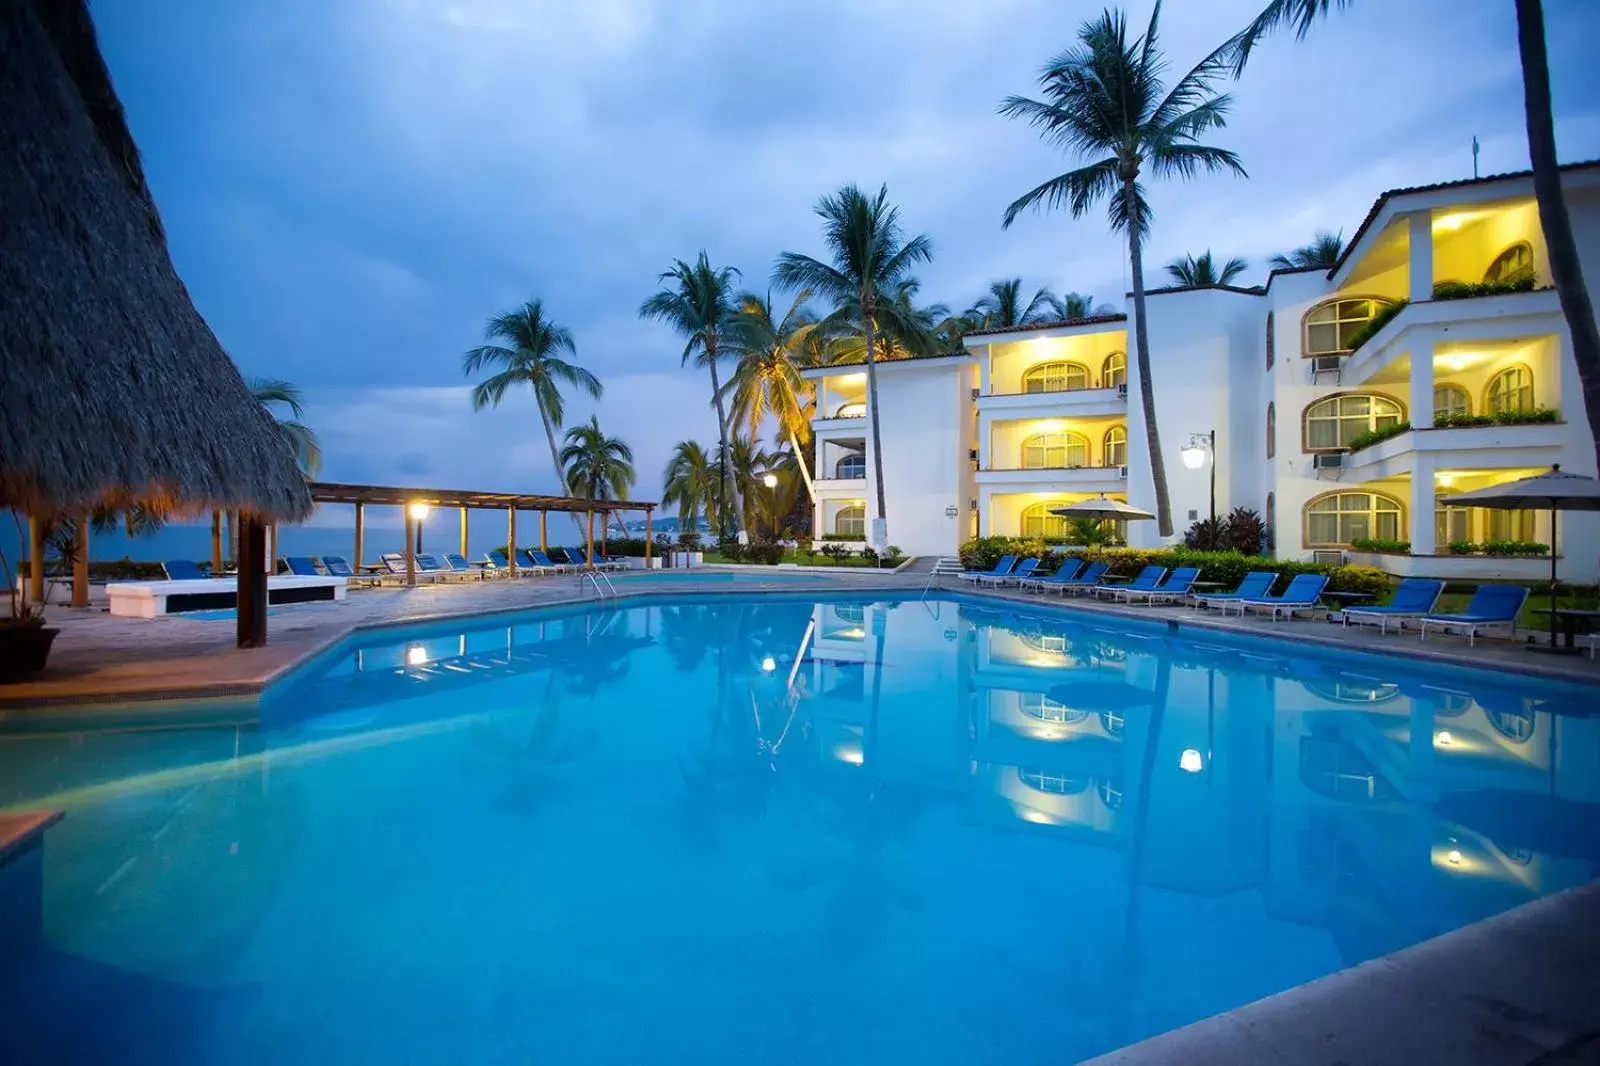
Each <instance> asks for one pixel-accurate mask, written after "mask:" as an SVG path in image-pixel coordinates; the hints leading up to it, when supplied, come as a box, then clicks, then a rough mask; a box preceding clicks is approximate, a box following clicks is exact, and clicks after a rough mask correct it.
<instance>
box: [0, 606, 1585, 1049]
mask: <svg viewBox="0 0 1600 1066" xmlns="http://www.w3.org/2000/svg"><path fill="white" fill-rule="evenodd" d="M1594 697H1595V690H1593V689H1580V688H1577V687H1570V686H1561V685H1556V684H1553V683H1552V684H1546V683H1540V682H1534V681H1529V680H1526V679H1518V678H1511V677H1506V676H1496V675H1491V674H1488V673H1472V672H1466V671H1443V670H1439V669H1437V668H1434V669H1424V668H1421V667H1417V666H1414V665H1412V664H1407V663H1405V662H1403V661H1401V660H1398V659H1388V658H1377V657H1371V656H1355V655H1349V656H1331V655H1328V654H1324V653H1322V652H1318V651H1313V650H1309V649H1302V648H1299V647H1296V646H1295V645H1293V644H1290V643H1286V642H1267V641H1252V642H1245V641H1244V640H1242V639H1240V640H1237V641H1235V640H1224V639H1215V640H1208V641H1204V642H1196V641H1191V640H1188V639H1180V638H1179V637H1176V636H1173V635H1170V634H1169V633H1168V632H1167V631H1166V630H1165V629H1164V628H1162V627H1156V626H1142V625H1137V624H1130V627H1129V628H1123V629H1111V628H1105V622H1104V619H1103V618H1098V617H1094V618H1091V617H1086V616H1073V615H1069V614H1064V613H1047V612H1044V611H1041V612H1039V613H1030V612H1028V611H1027V610H1024V609H1022V608H1017V609H1015V610H1013V609H1011V608H1010V607H995V606H992V605H991V606H984V605H981V604H978V603H974V602H966V601H945V602H937V603H933V602H929V603H924V602H919V601H916V600H910V601H905V602H892V601H890V602H884V601H860V600H857V601H832V602H814V601H813V600H812V599H811V598H806V597H801V596H798V595H782V594H770V593H769V594H765V595H761V596H746V597H743V598H733V597H715V598H686V599H683V600H681V601H678V602H671V601H665V602H662V603H651V604H648V605H642V606H637V607H633V608H626V607H624V608H621V609H618V608H616V607H613V609H611V610H609V611H606V612H602V613H590V614H585V613H577V612H574V611H570V610H569V611H567V612H566V613H561V612H545V613H539V614H526V615H518V616H504V615H502V616H496V617H494V618H493V619H487V618H486V619H483V620H480V621H479V622H477V623H474V624H471V625H462V624H460V623H455V624H451V625H443V624H440V625H433V626H430V627H426V628H416V629H412V630H407V631H392V632H389V633H385V634H374V635H369V636H367V637H365V638H362V639H361V640H359V641H357V642H355V643H351V644H347V645H344V646H341V647H340V648H338V649H335V650H334V651H333V652H331V653H329V654H328V655H326V656H324V657H322V658H321V659H320V660H318V661H317V662H315V663H313V664H311V665H310V666H308V667H307V668H306V669H305V670H303V671H301V672H300V673H299V674H298V675H297V676H296V677H295V678H293V679H292V680H291V681H289V682H287V683H286V684H284V685H282V686H280V687H279V688H277V689H276V690H274V691H273V692H271V693H270V694H269V696H268V698H267V699H266V701H265V704H264V707H263V715H262V721H261V723H260V725H259V727H256V726H254V725H250V724H240V725H233V724H228V723H227V722H226V721H225V720H224V721H221V722H219V724H215V725H209V726H198V725H194V724H189V725H185V726H183V727H181V728H177V727H174V728H149V727H142V728H135V727H128V728H121V729H119V728H113V727H100V728H95V729H93V730H89V731H78V732H74V731H68V730H66V729H62V728H57V729H55V730H46V729H44V728H41V727H39V726H37V725H17V726H15V727H14V728H13V729H12V731H11V732H9V733H0V808H3V807H6V806H17V805H22V806H26V805H32V804H45V805H52V806H59V807H64V808H66V809H67V811H68V815H67V818H66V820H65V821H63V822H62V823H61V824H60V825H58V826H57V827H56V828H54V829H52V830H51V831H50V835H49V837H48V844H47V847H46V849H45V854H44V869H43V873H44V877H43V884H44V902H43V908H44V933H45V941H44V945H43V947H42V948H41V949H39V950H38V951H37V952H36V953H34V954H31V955H29V956H27V957H25V958H23V957H19V958H13V959H10V960H0V973H3V974H4V976H0V1013H3V1014H4V1017H0V1033H3V1034H4V1039H5V1041H6V1043H5V1044H4V1045H3V1046H0V1057H4V1055H5V1054H10V1055H12V1056H13V1057H14V1061H17V1062H26V1063H29V1064H48V1063H73V1064H91V1063H100V1062H116V1063H119V1064H128V1063H150V1064H152V1066H154V1064H160V1066H178V1064H189V1063H193V1064H201V1063H204V1064H209V1066H235V1064H266V1063H296V1064H324V1063H326V1064H338V1066H353V1064H366V1063H380V1064H384V1066H395V1064H405V1063H474V1064H484V1066H498V1064H502V1063H506V1064H510V1063H518V1064H520V1063H531V1062H550V1063H579V1062H581V1063H642V1062H683V1063H696V1064H722V1063H739V1064H748V1063H791V1062H792V1063H811V1062H829V1063H889V1062H921V1063H940V1064H942V1063H974V1062H1004V1063H1018V1064H1020V1063H1035V1062H1069V1061H1074V1060H1076V1059H1079V1058H1082V1057H1085V1056H1089V1055H1093V1054H1096V1053H1099V1052H1103V1051H1106V1050H1109V1049H1111V1048H1114V1047H1117V1046H1119V1045H1122V1044H1125V1043H1128V1042H1131V1041H1134V1040H1137V1039H1140V1038H1142V1037H1145V1036H1149V1035H1152V1034H1154V1033H1158V1032H1161V1031H1163V1030H1166V1029H1169V1028H1172V1027H1175V1026H1178V1025H1182V1024H1184V1023H1187V1022H1190V1021H1194V1020H1196V1019H1199V1018H1202V1017H1205V1016H1207V1015H1210V1014H1213V1013H1215V1012H1217V1011H1220V1010H1225V1009H1227V1008H1230V1007H1234V1006H1237V1005H1239V1004H1242V1003H1245V1002H1248V1001H1250V1000H1253V999H1256V998H1259V997H1261V996H1265V995H1268V994H1271V993H1274V992H1277V991H1280V990H1283V989H1285V988H1288V987H1291V986H1293V985H1296V984H1299V983H1302V982H1305V981H1308V980H1311V979H1313V978H1316V977H1319V976H1322V975H1324V974H1327V973H1330V972H1332V971H1334V970H1337V969H1340V968H1342V967H1345V966H1349V965H1352V964H1355V963H1358V962H1361V961H1363V960H1366V959H1370V958H1373V957H1375V956H1378V955H1382V954H1385V953H1387V952H1390V951H1393V950H1396V949H1398V948H1402V947H1405V946H1407V945H1409V944H1413V943H1415V942H1417V941H1419V940H1422V939H1424V938H1427V937H1430V936H1433V935H1436V934H1438V933H1442V932H1445V931H1447V930H1449V929H1452V928H1455V927H1458V926H1461V925H1463V924H1466V923H1469V922H1472V921H1475V920H1477V919H1479V918H1483V917H1486V916H1488V915H1491V914H1494V913H1496V912H1498V911H1501V910H1504V909H1506V908H1509V907H1512V906H1515V905H1517V904H1519V903H1522V902H1525V901H1527V900H1531V899H1534V898H1536V897H1538V896H1541V895H1545V894H1548V893H1550V892H1554V891H1557V890H1559V889H1561V888H1564V887H1567V886H1570V885H1574V884H1578V883H1580V882H1583V881H1586V880H1589V879H1590V878H1592V877H1594V876H1595V875H1596V864H1597V861H1600V839H1597V827H1600V819H1597V815H1600V722H1597V721H1596V720H1594V719H1591V718H1590V717H1588V713H1589V712H1590V711H1591V710H1593V708H1594V707H1595V705H1596V700H1595V698H1594ZM229 713H232V712H229V711H227V710H226V709H222V710H218V711H217V712H215V716H216V717H218V718H220V719H226V717H227V716H228V714H229ZM73 728H74V729H76V728H78V727H76V726H75V727H73ZM6 963H9V969H8V968H7V965H6Z"/></svg>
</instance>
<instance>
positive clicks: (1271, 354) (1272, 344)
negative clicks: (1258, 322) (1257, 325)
mask: <svg viewBox="0 0 1600 1066" xmlns="http://www.w3.org/2000/svg"><path fill="white" fill-rule="evenodd" d="M1276 332H1277V331H1276V330H1275V329H1273V319H1272V312H1271V311H1268V312H1267V369H1268V370H1271V369H1272V364H1273V363H1274V362H1276V361H1277V348H1278V341H1277V338H1276V337H1274V336H1273V334H1274V333H1276Z"/></svg>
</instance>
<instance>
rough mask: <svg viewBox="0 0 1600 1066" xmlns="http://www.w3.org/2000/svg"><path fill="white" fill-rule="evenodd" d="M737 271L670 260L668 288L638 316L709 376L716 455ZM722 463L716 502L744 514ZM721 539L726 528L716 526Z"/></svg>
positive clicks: (724, 442) (724, 447) (724, 428)
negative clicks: (670, 336)
mask: <svg viewBox="0 0 1600 1066" xmlns="http://www.w3.org/2000/svg"><path fill="white" fill-rule="evenodd" d="M737 277H739V271H737V270H735V269H734V268H733V267H722V268H721V269H716V268H713V267H712V265H711V261H710V259H708V258H707V257H706V253H705V252H703V251H702V252H701V253H700V258H699V259H697V260H695V262H694V265H693V266H691V265H689V264H688V263H685V262H684V261H683V260H682V259H678V260H675V261H674V262H673V264H672V269H671V270H668V271H666V272H665V273H663V274H662V275H661V276H660V277H659V278H658V279H657V280H660V281H670V282H671V283H672V285H671V287H669V288H665V289H662V290H661V291H660V292H658V293H656V294H655V295H654V296H652V297H650V298H649V299H648V300H646V301H645V302H644V303H642V304H640V305H639V317H640V318H643V319H648V320H653V321H657V322H665V323H666V324H667V325H669V326H671V327H672V328H673V329H675V330H677V331H678V333H680V334H681V335H682V336H684V337H685V338H687V343H686V344H685V345H684V346H683V364H684V365H685V366H687V365H688V363H689V360H690V359H693V360H694V361H695V364H696V365H697V366H703V367H706V368H707V369H709V370H710V371H711V402H712V404H713V405H714V406H715V407H716V409H717V439H718V440H719V441H720V442H721V451H720V453H719V454H720V455H722V456H726V455H727V453H728V414H727V410H726V408H725V407H724V405H723V402H722V384H721V381H720V380H719V379H718V376H717V360H718V359H720V358H721V357H722V355H723V352H722V343H723V340H724V338H725V337H726V335H727V334H728V333H729V332H731V331H732V329H733V327H734V319H735V317H736V316H737V314H738V311H739V308H738V304H737V301H736V300H735V298H734V291H733V280H734V279H735V278H737ZM730 473H731V472H730V471H729V470H728V467H727V464H726V463H723V464H722V467H721V478H722V483H721V493H720V495H719V499H720V500H723V501H731V502H732V504H733V510H734V513H736V514H737V513H739V512H741V511H742V510H743V507H742V504H741V502H740V501H741V500H742V496H741V495H740V492H739V486H738V485H736V484H730V481H729V478H730ZM721 525H722V527H723V529H724V534H726V532H728V531H729V527H730V525H731V524H730V523H726V522H724V523H721Z"/></svg>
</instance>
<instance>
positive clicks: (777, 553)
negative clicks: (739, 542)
mask: <svg viewBox="0 0 1600 1066" xmlns="http://www.w3.org/2000/svg"><path fill="white" fill-rule="evenodd" d="M782 560H783V545H781V544H777V543H775V542H773V541H769V540H764V541H757V542H755V543H753V544H746V545H745V548H744V561H745V562H747V563H760V564H762V565H764V566H777V565H778V563H779V562H781V561H782Z"/></svg>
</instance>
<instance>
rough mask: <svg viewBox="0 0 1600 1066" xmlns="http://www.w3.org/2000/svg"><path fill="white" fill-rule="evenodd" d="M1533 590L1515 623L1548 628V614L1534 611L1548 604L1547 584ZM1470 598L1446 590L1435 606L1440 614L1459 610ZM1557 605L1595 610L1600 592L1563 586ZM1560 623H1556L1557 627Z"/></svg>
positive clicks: (1598, 602)
mask: <svg viewBox="0 0 1600 1066" xmlns="http://www.w3.org/2000/svg"><path fill="white" fill-rule="evenodd" d="M1529 587H1530V588H1532V589H1533V592H1532V594H1531V595H1529V597H1528V602H1527V603H1525V604H1523V607H1522V613H1521V614H1520V615H1518V616H1517V625H1518V626H1519V627H1526V628H1528V629H1538V630H1548V629H1549V628H1550V618H1549V616H1548V615H1543V614H1536V613H1534V609H1535V608H1539V607H1548V606H1550V592H1549V586H1544V587H1540V586H1537V585H1530V586H1529ZM1469 599H1471V597H1470V596H1468V595H1466V594H1465V593H1457V592H1446V593H1445V594H1444V595H1443V596H1441V597H1439V606H1438V607H1437V608H1436V610H1437V611H1439V612H1440V613H1441V614H1450V613H1454V612H1458V611H1461V610H1463V609H1465V607H1466V606H1467V601H1468V600H1469ZM1556 606H1557V607H1572V608H1577V609H1580V610H1585V611H1592V610H1595V609H1596V608H1597V607H1600V593H1597V592H1596V590H1595V589H1593V588H1576V589H1569V588H1563V589H1562V590H1561V595H1560V596H1558V597H1557V598H1556ZM1559 628H1560V623H1557V629H1559ZM1583 631H1584V629H1583V626H1582V625H1581V624H1580V625H1579V626H1578V632H1580V633H1582V632H1583Z"/></svg>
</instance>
